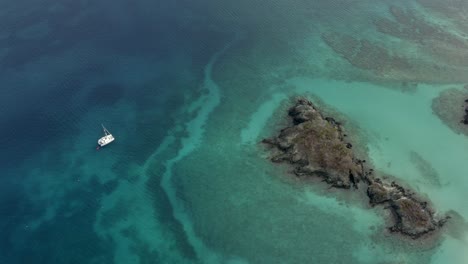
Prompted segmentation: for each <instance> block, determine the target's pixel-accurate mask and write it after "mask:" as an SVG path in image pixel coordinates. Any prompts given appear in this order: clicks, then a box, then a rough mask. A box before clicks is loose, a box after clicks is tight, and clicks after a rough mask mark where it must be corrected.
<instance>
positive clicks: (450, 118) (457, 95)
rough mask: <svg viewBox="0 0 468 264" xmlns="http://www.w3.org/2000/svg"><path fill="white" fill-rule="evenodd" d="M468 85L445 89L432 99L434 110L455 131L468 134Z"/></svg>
mask: <svg viewBox="0 0 468 264" xmlns="http://www.w3.org/2000/svg"><path fill="white" fill-rule="evenodd" d="M467 98H468V86H465V88H464V89H457V88H452V89H448V90H445V91H443V92H441V93H440V94H439V96H437V97H436V98H434V99H433V100H432V111H433V112H434V114H435V115H436V116H438V117H439V118H440V119H441V120H442V122H444V124H446V125H447V126H448V127H449V128H450V129H452V131H453V132H455V133H457V134H464V135H467V136H468V102H467V100H468V99H467Z"/></svg>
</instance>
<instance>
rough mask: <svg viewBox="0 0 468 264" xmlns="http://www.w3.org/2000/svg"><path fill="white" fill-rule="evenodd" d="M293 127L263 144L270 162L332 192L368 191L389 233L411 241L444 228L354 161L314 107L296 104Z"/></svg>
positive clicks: (341, 136)
mask: <svg viewBox="0 0 468 264" xmlns="http://www.w3.org/2000/svg"><path fill="white" fill-rule="evenodd" d="M288 114H289V117H290V118H291V121H292V122H291V125H290V126H289V127H286V128H284V129H282V130H281V132H280V133H279V135H278V136H276V137H273V138H269V139H264V140H263V141H262V142H263V143H264V144H266V145H267V146H268V147H269V149H270V150H271V161H273V162H285V163H289V164H290V165H292V166H293V168H294V174H295V175H297V176H298V177H320V178H322V179H323V180H324V181H325V182H327V183H328V184H330V185H331V186H333V187H335V188H344V189H353V190H358V189H360V188H359V187H360V186H364V189H366V192H365V194H366V195H367V196H368V198H369V202H370V204H371V205H372V206H375V205H383V206H384V207H385V208H387V209H388V210H390V211H391V213H392V215H393V225H392V226H391V227H390V228H389V230H390V231H391V232H398V233H401V234H403V235H406V236H409V237H411V238H413V239H417V238H420V237H422V236H424V235H426V234H429V233H432V232H433V231H435V230H437V229H439V228H440V227H442V225H443V224H444V223H445V222H446V220H447V218H443V219H436V217H435V215H434V211H433V210H432V209H431V208H430V207H429V206H428V203H427V202H425V201H422V200H420V199H419V198H417V197H416V195H415V193H414V192H412V191H410V190H408V189H406V188H404V187H402V186H400V185H399V184H397V183H396V182H385V181H384V180H382V179H381V178H378V177H376V176H374V170H373V169H372V168H371V166H370V165H368V164H366V161H365V159H360V158H358V157H357V156H356V153H355V151H354V150H353V145H352V143H351V142H349V141H347V138H348V137H347V135H346V134H345V132H344V128H343V126H342V124H341V123H340V122H338V121H336V120H335V119H334V118H332V117H326V116H324V115H323V114H322V113H321V112H320V111H319V110H318V108H317V107H315V106H314V105H313V104H312V102H310V101H308V100H306V99H303V98H301V99H298V100H297V103H296V104H295V105H294V106H293V107H292V108H290V109H289V113H288Z"/></svg>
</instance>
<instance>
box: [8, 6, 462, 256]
mask: <svg viewBox="0 0 468 264" xmlns="http://www.w3.org/2000/svg"><path fill="white" fill-rule="evenodd" d="M464 5H465V4H464V3H463V1H454V2H450V3H448V4H447V5H440V3H439V1H437V0H433V1H429V0H419V1H401V2H394V1H380V2H376V1H367V0H366V1H359V2H356V1H341V0H332V1H325V0H314V1H301V0H289V1H283V0H274V1H261V0H254V1H211V0H202V1H183V0H181V1H165V0H156V1H155V0H136V1H130V0H114V1H108V0H98V1H86V0H81V1H78V0H68V1H59V2H58V1H47V0H41V1H30V0H19V1H10V2H6V1H0V21H1V23H0V25H1V26H0V68H1V72H0V81H1V88H0V110H1V111H0V143H1V148H0V168H1V174H0V188H1V192H0V214H1V218H0V233H1V236H0V237H1V239H0V243H1V246H0V263H433V264H439V263H460V264H463V263H468V255H467V253H466V247H467V242H466V241H467V239H468V235H467V233H466V229H467V228H466V226H467V224H466V220H465V219H468V206H466V202H465V200H466V189H467V188H468V177H466V175H467V172H468V169H467V167H466V161H467V160H468V138H467V137H466V136H463V135H458V134H455V133H454V132H453V131H452V130H450V129H449V128H448V127H447V126H446V125H445V124H444V123H443V122H442V121H441V120H439V119H438V118H437V116H435V115H434V114H433V113H432V109H431V102H432V100H433V98H435V97H437V96H438V94H439V93H440V92H441V91H444V90H445V89H449V88H461V87H463V84H464V83H465V82H468V79H466V76H468V75H466V73H468V68H467V67H468V64H465V62H464V61H463V58H464V57H463V56H465V54H466V49H465V47H464V46H463V45H462V44H453V45H452V46H450V45H449V44H446V43H449V42H450V41H451V39H450V38H449V37H447V36H446V35H443V33H441V32H450V34H452V35H456V36H458V37H459V38H460V39H464V38H465V36H466V35H464V34H465V32H468V30H467V28H466V27H463V23H462V22H464V20H463V12H462V11H463V8H464ZM390 6H397V7H400V8H402V9H403V10H406V11H408V10H409V11H408V12H413V13H414V14H417V17H418V18H423V21H424V23H422V22H421V20H418V19H410V20H408V19H407V18H405V16H404V15H401V16H398V15H397V16H395V15H394V13H395V12H394V13H392V12H391V9H390V8H389V7H390ZM406 11H405V12H406ZM451 12H452V13H451ZM397 14H398V13H397ZM405 14H408V13H405ZM411 14H412V13H411ZM384 19H388V20H389V21H393V22H395V21H396V23H399V29H400V31H398V32H400V33H396V32H392V33H391V34H390V33H388V32H387V31H385V30H382V29H381V30H380V31H379V30H377V28H378V23H377V22H376V21H386V20H384ZM457 19H458V20H457ZM408 21H412V22H408ZM415 21H416V22H415ZM418 21H419V22H418ZM418 23H419V24H418ZM420 24H423V25H420ZM408 25H410V26H409V27H411V28H413V27H414V29H412V30H410V31H409V32H410V33H411V34H410V35H409V36H408V35H401V32H404V28H405V27H408ZM425 25H437V26H438V28H441V30H439V31H438V30H428V29H427V26H425ZM389 27H390V26H389ZM330 32H334V33H339V34H345V35H349V36H352V37H355V38H358V39H366V40H368V41H370V43H377V44H378V45H379V46H380V47H384V48H385V49H387V50H389V53H390V54H396V55H397V56H400V57H405V58H409V59H408V60H409V62H410V63H412V65H413V66H412V67H410V68H405V64H404V63H401V64H398V63H397V62H398V59H395V60H394V61H393V60H391V59H389V57H388V56H387V57H385V56H384V55H382V54H383V53H379V52H381V50H380V49H375V50H372V49H370V50H364V52H363V53H359V52H357V51H356V50H355V49H354V50H353V48H350V47H349V43H351V42H352V41H351V40H349V39H348V40H346V41H342V42H339V41H338V42H333V43H332V44H330V43H328V44H327V42H326V41H324V34H325V33H330ZM392 34H393V35H392ZM399 34H400V35H399ZM418 34H419V35H421V34H422V36H419V37H412V36H413V35H414V36H416V35H418ZM441 39H443V40H444V41H441ZM450 43H452V42H450ZM453 43H457V42H456V41H453ZM333 45H335V46H333ZM457 45H458V46H457ZM337 46H340V47H339V48H337ZM360 46H361V47H365V44H362V43H361V44H360ZM454 46H456V47H459V46H461V47H459V50H454V49H453V47H454ZM333 47H334V48H333ZM376 50H377V51H376ZM356 54H357V55H356ZM366 54H370V58H371V59H367V60H361V61H359V60H356V58H358V59H359V58H361V57H365V56H366ZM453 54H455V56H453V57H450V56H452V55H453ZM379 56H380V57H379ZM382 58H383V59H382ZM457 58H460V59H459V60H458V59H457ZM376 61H377V62H379V63H381V64H377V65H376V63H375V62H376ZM389 61H390V62H389ZM387 62H388V63H394V64H386V63H387ZM380 65H384V66H380ZM377 68H378V70H376V69H377ZM434 69H436V70H434ZM463 73H465V74H463ZM416 86H417V87H416ZM297 95H307V96H309V97H310V98H316V99H320V100H321V101H322V102H323V103H325V104H327V105H328V106H329V107H331V108H333V109H334V110H335V111H337V112H339V113H340V115H342V116H344V117H345V118H346V120H347V123H348V124H349V125H352V126H354V127H358V128H359V131H360V132H361V133H363V135H364V136H363V138H362V141H363V142H362V143H363V145H365V146H366V147H367V148H368V151H369V154H370V158H371V160H372V162H373V163H374V164H375V166H376V168H378V169H379V170H381V171H382V172H384V173H389V174H392V175H395V176H397V177H399V178H401V180H402V181H404V182H405V183H407V184H408V185H409V186H411V187H412V188H414V189H415V190H417V191H418V192H420V193H421V194H422V195H425V196H427V197H429V199H430V200H431V201H432V202H433V204H434V207H435V208H436V209H437V211H438V212H440V213H444V212H447V211H454V212H456V213H457V214H458V215H460V217H461V219H462V220H461V222H462V223H461V226H462V228H460V229H459V230H458V231H457V232H456V234H454V233H453V232H445V233H444V234H443V235H442V238H441V239H440V241H439V242H437V243H436V244H435V245H432V246H431V247H429V248H428V247H424V246H421V245H419V244H418V243H416V242H414V243H407V242H405V243H402V242H401V241H400V240H399V239H398V238H396V237H394V236H391V235H388V234H387V233H386V232H383V230H384V229H385V226H387V225H388V223H386V222H385V217H384V213H383V212H382V210H381V209H370V208H368V205H367V204H366V203H364V202H362V201H361V200H360V198H359V197H357V196H356V195H353V194H349V193H346V192H342V191H333V190H331V191H330V190H326V186H314V185H307V184H306V185H304V184H300V183H297V182H294V181H292V182H291V180H290V179H289V178H288V177H287V176H286V175H287V172H288V168H287V167H281V166H280V167H278V166H276V165H272V164H270V162H269V161H268V160H267V159H266V153H265V152H264V151H263V149H262V148H261V146H260V145H259V144H258V142H259V141H260V140H261V139H262V138H263V137H266V136H270V135H272V134H273V133H275V131H277V130H278V129H279V128H280V127H281V126H282V124H284V122H285V121H284V120H283V119H282V117H281V116H280V115H281V114H282V113H284V109H286V107H287V105H288V102H289V98H291V97H294V96H297ZM101 123H104V124H105V125H106V127H107V128H108V129H109V130H110V131H111V132H112V133H113V134H114V136H115V137H116V141H115V143H113V144H111V145H109V146H108V147H105V148H103V149H101V150H99V151H96V150H95V146H96V145H95V142H96V140H97V139H98V138H99V137H100V136H101V131H100V124H101ZM421 160H422V161H423V162H421ZM428 164H429V165H428ZM428 171H430V172H431V173H429V174H428V173H427V172H428ZM463 226H465V227H464V228H463Z"/></svg>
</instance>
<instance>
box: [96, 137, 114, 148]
mask: <svg viewBox="0 0 468 264" xmlns="http://www.w3.org/2000/svg"><path fill="white" fill-rule="evenodd" d="M114 140H115V138H114V137H113V136H112V135H111V134H108V135H105V136H103V137H102V138H100V139H99V140H98V145H99V146H101V147H104V146H105V145H108V144H110V143H111V142H113V141H114Z"/></svg>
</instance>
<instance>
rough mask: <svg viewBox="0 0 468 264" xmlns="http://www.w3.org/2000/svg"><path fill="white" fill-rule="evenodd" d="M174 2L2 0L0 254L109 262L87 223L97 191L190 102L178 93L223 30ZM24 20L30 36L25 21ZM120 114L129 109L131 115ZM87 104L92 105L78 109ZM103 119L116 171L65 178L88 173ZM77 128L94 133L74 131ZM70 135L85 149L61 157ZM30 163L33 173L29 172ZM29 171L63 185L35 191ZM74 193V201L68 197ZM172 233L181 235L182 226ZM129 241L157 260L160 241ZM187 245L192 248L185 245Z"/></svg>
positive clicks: (193, 79)
mask: <svg viewBox="0 0 468 264" xmlns="http://www.w3.org/2000/svg"><path fill="white" fill-rule="evenodd" d="M179 4H181V3H176V2H171V1H166V2H164V1H137V2H135V1H98V2H89V1H60V2H57V1H15V2H10V3H6V2H2V3H0V5H1V6H2V7H4V8H5V10H8V11H7V12H5V13H2V14H1V15H0V21H1V23H0V24H1V28H0V30H1V35H2V39H1V41H0V49H5V50H6V52H5V54H2V55H3V56H2V58H1V61H0V68H1V74H0V80H1V82H2V89H0V109H1V113H0V145H1V149H0V160H1V161H0V167H1V171H2V173H1V176H0V182H1V183H0V186H1V192H0V193H1V194H0V196H1V197H0V215H1V216H2V217H1V219H0V233H1V234H0V236H1V239H0V243H1V245H0V248H1V251H0V263H113V262H114V256H113V255H114V250H115V245H114V244H113V242H112V241H111V240H110V239H104V238H102V237H98V236H97V235H96V233H95V232H94V230H93V223H94V221H95V217H96V212H97V210H98V207H99V206H100V203H99V199H100V197H101V196H102V195H105V194H108V193H111V192H112V191H114V190H115V187H116V184H117V181H118V180H119V179H126V178H129V177H130V176H129V175H127V174H126V168H127V167H128V166H127V165H128V163H130V162H134V163H138V164H141V163H143V162H144V161H145V159H146V158H148V156H149V155H150V154H151V153H152V152H153V151H154V149H156V148H157V147H158V145H159V144H160V142H161V140H162V139H163V138H164V137H165V136H166V134H167V130H168V128H170V127H171V126H173V125H174V119H176V118H177V117H176V115H175V111H177V110H178V109H180V106H181V105H182V104H184V103H185V102H184V98H183V95H184V94H187V95H188V94H189V93H190V92H191V91H192V90H195V89H196V88H197V86H198V85H199V84H200V80H201V78H202V74H203V67H204V65H205V64H206V63H207V62H208V60H209V58H210V56H211V54H212V53H213V52H214V51H216V49H217V48H218V47H219V43H221V42H220V41H223V39H224V37H225V36H223V34H221V33H215V32H212V31H210V30H205V29H204V28H203V26H202V25H199V26H198V28H193V29H192V28H190V27H187V26H181V25H180V23H181V21H182V22H183V19H181V18H180V17H178V14H177V5H179ZM44 21H45V22H46V25H47V26H46V28H47V29H46V30H45V33H41V32H44V30H43V29H41V28H37V27H34V26H35V25H43V24H44ZM41 23H42V24H41ZM31 27H32V28H31ZM28 28H29V29H28ZM26 29H27V32H28V33H27V34H26V35H28V36H24V35H22V33H21V32H23V31H24V30H26ZM117 105H119V106H120V108H119V107H117ZM125 105H129V106H131V108H127V109H125ZM129 111H131V113H129ZM126 115H132V117H130V120H129V119H127V120H125V116H126ZM85 116H90V117H87V118H86V120H85V121H83V119H84V117H85ZM101 122H104V123H105V124H106V125H107V126H108V127H109V128H110V129H111V130H113V131H114V133H115V134H114V135H116V136H117V137H118V139H120V140H119V141H121V142H120V144H119V146H116V148H114V149H111V148H109V149H105V150H104V151H107V153H98V154H99V155H101V156H102V155H108V156H111V158H112V159H114V160H115V161H116V164H118V165H115V166H114V167H113V168H111V169H112V172H113V173H114V174H115V175H116V176H115V178H114V179H112V180H109V181H108V182H100V181H99V180H98V177H99V173H100V171H99V170H100V169H102V168H100V167H99V166H97V167H95V168H91V171H92V170H95V171H94V173H95V175H89V178H88V180H87V181H83V182H80V183H79V184H76V185H67V183H66V182H69V181H73V180H76V179H79V178H80V177H82V176H83V175H81V174H83V173H82V172H80V167H81V166H86V163H87V162H88V161H89V160H91V159H99V158H100V156H98V155H97V154H96V151H95V150H94V147H95V141H96V139H97V138H98V137H99V135H100V130H99V125H100V123H101ZM129 131H132V132H129ZM83 133H85V134H86V133H88V135H89V136H85V140H82V141H80V142H78V143H77V142H76V140H78V139H79V137H78V136H79V135H82V134H83ZM124 133H127V134H126V135H125V136H124V135H123V134H124ZM119 136H120V138H119ZM81 139H82V138H81ZM124 139H127V140H124ZM76 144H78V146H79V149H81V151H82V150H85V153H86V154H85V155H82V154H80V155H77V156H76V157H73V158H69V157H66V156H65V155H64V153H67V152H72V151H73V150H76V148H73V145H76ZM40 153H42V154H43V155H46V156H47V157H45V158H40V157H39V156H40V155H41V154H40ZM122 153H125V154H122ZM68 154H70V153H68ZM70 168H71V171H75V172H74V173H70V172H69V171H70ZM34 169H37V170H38V171H39V173H38V174H36V175H28V174H29V173H30V172H31V170H34ZM62 177H63V178H66V179H67V180H64V179H63V178H62ZM28 181H34V182H35V181H37V182H36V183H33V185H36V184H38V185H41V183H44V182H49V183H50V184H51V186H49V187H45V188H57V189H60V188H63V189H64V193H63V194H56V195H51V196H50V197H48V198H38V199H37V200H35V195H38V196H39V197H40V196H41V195H40V194H39V193H41V192H44V191H45V190H44V189H41V187H40V186H29V187H27V188H25V186H24V185H27V182H28ZM154 181H155V183H148V184H151V186H153V187H154V193H155V194H154V196H155V198H154V203H155V208H159V210H160V211H161V213H160V214H159V215H160V216H159V217H160V218H161V219H160V221H161V222H162V223H164V224H166V225H168V226H169V227H170V228H172V229H174V233H175V234H177V233H181V232H180V231H178V229H180V227H179V226H177V223H176V222H174V221H173V219H172V218H171V215H172V213H171V208H170V206H169V205H168V204H167V203H168V202H167V201H166V200H167V198H165V197H164V195H163V194H161V193H160V192H158V190H157V188H159V184H157V183H158V182H159V181H158V180H157V178H156V179H154ZM75 183H77V182H76V181H75ZM45 185H46V186H47V185H48V184H45ZM56 191H57V190H51V192H56ZM35 192H37V193H35ZM55 199H60V200H61V202H59V203H58V205H57V206H56V207H55V209H54V210H55V215H54V217H53V218H52V219H50V220H46V221H44V222H43V223H41V224H40V225H38V226H37V228H34V230H33V229H32V228H31V227H30V226H29V224H28V223H30V222H31V221H33V220H34V219H36V218H41V216H42V215H43V214H44V212H45V211H47V208H48V207H54V206H55V204H57V201H56V200H55ZM70 201H75V202H77V203H79V204H80V205H79V206H77V207H74V208H71V205H70ZM112 217H113V216H112V215H110V216H108V218H109V220H108V221H112ZM155 221H158V220H156V219H155ZM129 236H130V235H129ZM177 236H179V237H181V238H180V240H181V241H182V242H181V243H182V244H183V241H184V238H183V234H182V233H181V234H179V235H177ZM182 248H183V246H182ZM135 250H138V251H141V252H139V253H138V254H139V255H140V256H141V261H142V263H158V262H159V261H158V254H157V252H149V250H145V246H144V245H143V246H141V248H138V249H135ZM187 252H188V253H187V254H189V255H190V254H191V255H192V256H191V257H193V252H191V251H190V247H189V249H188V250H187ZM189 257H190V256H189Z"/></svg>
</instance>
